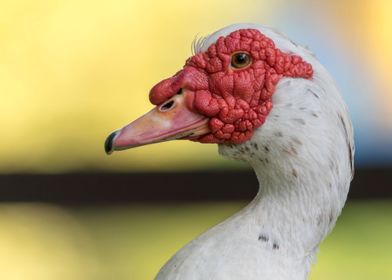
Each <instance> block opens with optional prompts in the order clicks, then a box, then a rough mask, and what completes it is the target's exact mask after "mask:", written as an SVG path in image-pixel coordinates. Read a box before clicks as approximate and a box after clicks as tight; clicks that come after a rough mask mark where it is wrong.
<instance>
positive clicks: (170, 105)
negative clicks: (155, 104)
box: [159, 100, 174, 112]
mask: <svg viewBox="0 0 392 280" xmlns="http://www.w3.org/2000/svg"><path fill="white" fill-rule="evenodd" d="M173 105H174V100H170V101H167V102H166V103H164V104H162V106H161V107H159V110H160V111H161V112H166V111H169V110H170V109H171V108H173Z"/></svg>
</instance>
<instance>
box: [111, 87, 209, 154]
mask: <svg viewBox="0 0 392 280" xmlns="http://www.w3.org/2000/svg"><path fill="white" fill-rule="evenodd" d="M189 95H190V94H189V93H187V92H184V93H182V94H178V95H175V96H173V97H172V98H170V99H169V100H167V101H166V102H164V103H163V104H161V105H159V106H157V107H155V108H154V109H152V110H151V111H149V112H148V113H147V114H145V115H143V116H141V117H140V118H138V119H137V120H135V121H133V122H131V123H130V124H128V125H126V126H124V127H123V128H121V129H119V130H117V131H115V132H113V133H111V134H110V135H109V136H108V138H107V139H106V142H105V151H106V153H107V154H111V153H112V152H113V151H117V150H125V149H129V148H133V147H138V146H142V145H147V144H151V143H157V142H163V141H169V140H174V139H189V138H197V137H198V136H201V135H204V134H206V133H208V132H209V131H210V129H209V127H208V120H209V119H208V118H207V117H205V116H203V115H200V114H197V113H195V112H193V111H191V110H190V109H189V108H188V106H187V102H186V100H187V98H190V97H191V96H189Z"/></svg>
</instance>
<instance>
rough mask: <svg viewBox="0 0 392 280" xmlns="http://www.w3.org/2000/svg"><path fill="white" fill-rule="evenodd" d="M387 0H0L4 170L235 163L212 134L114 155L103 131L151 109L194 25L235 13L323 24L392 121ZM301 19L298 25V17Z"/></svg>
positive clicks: (0, 164) (251, 18) (202, 30)
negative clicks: (206, 140)
mask: <svg viewBox="0 0 392 280" xmlns="http://www.w3.org/2000/svg"><path fill="white" fill-rule="evenodd" d="M391 3H392V2H391V1H387V0H385V1H381V0H378V1H370V0H367V1H256V0H247V1H205V0H202V1H183V0H177V1H175V0H169V1H122V0H113V1H90V0H84V1H79V0H69V1H58V0H16V1H2V2H0V129H1V140H0V158H1V160H0V172H1V173H7V172H26V171H27V172H45V173H48V172H49V173H53V172H63V171H74V170H84V169H90V170H91V169H105V170H122V171H129V170H140V169H146V168H147V169H158V170H178V169H190V168H210V167H215V168H219V167H222V166H227V165H232V163H229V162H226V161H224V160H222V159H220V158H219V157H218V156H217V152H216V147H215V145H200V144H197V143H191V142H183V141H178V142H175V143H163V144H160V145H152V146H148V147H141V148H138V149H135V150H132V151H128V152H125V153H119V154H115V155H114V156H112V157H110V158H109V157H106V156H105V155H104V152H103V142H104V140H105V138H106V136H107V135H108V133H109V132H111V131H113V130H114V129H116V128H119V127H121V126H123V125H125V124H126V123H128V122H129V121H131V120H133V119H135V118H136V117H138V116H140V115H141V114H143V113H144V112H146V111H147V110H149V109H150V108H151V105H150V104H149V101H148V92H149V90H150V88H151V87H152V86H153V85H154V84H155V83H157V82H159V81H160V80H162V79H163V78H165V77H168V76H171V75H173V74H174V73H175V72H177V71H178V70H179V69H180V68H181V67H182V66H183V64H184V62H185V59H186V58H187V57H189V56H190V55H191V51H190V50H191V48H190V46H191V42H192V41H193V39H194V38H195V36H196V35H206V34H209V33H211V32H214V31H215V30H217V29H219V28H221V27H224V26H226V25H228V24H231V23H236V22H257V23H263V24H266V25H273V26H276V27H278V28H279V27H280V28H285V24H286V25H287V23H285V19H287V18H289V16H290V15H293V14H295V13H299V12H298V11H301V13H304V14H305V15H309V17H314V18H324V19H325V20H324V22H327V23H328V26H317V25H315V26H314V32H315V34H313V35H316V34H319V33H322V32H325V30H329V32H330V34H335V35H334V36H335V37H336V38H338V40H339V42H343V45H344V46H345V47H346V48H347V50H345V51H349V52H355V53H357V55H358V58H360V59H361V60H363V61H364V63H365V64H364V65H366V67H368V68H369V69H373V68H374V71H373V72H372V73H374V76H375V79H376V81H377V83H376V84H377V85H376V86H375V88H374V89H375V90H374V92H372V93H371V94H372V95H373V97H372V98H374V100H376V101H375V102H376V103H377V104H378V105H377V106H378V107H379V108H380V110H379V111H380V112H382V116H383V117H382V118H381V122H382V123H384V124H385V127H388V128H392V113H391V112H392V97H391V96H392V95H391V94H390V86H389V84H390V82H389V80H388V78H389V77H390V73H391V71H390V70H391V69H390V68H391V67H390V65H392V55H391V51H390V50H391V49H392V36H391V26H392V20H391V18H392V17H391V16H390V14H391V11H392V9H391V6H392V4H391ZM298 26H299V27H298V28H297V29H299V30H300V29H301V28H300V26H301V23H300V22H299V23H298ZM317 29H319V30H320V31H319V33H317ZM326 34H327V33H326ZM328 34H329V33H328ZM307 36H308V37H314V36H312V34H308V35H307ZM300 43H303V44H305V45H306V43H307V42H300ZM331 56H332V54H331ZM346 82H347V83H351V82H353V81H349V80H348V81H346ZM348 95H349V97H350V96H351V97H352V98H354V97H355V93H348Z"/></svg>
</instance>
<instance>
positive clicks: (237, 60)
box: [231, 52, 252, 69]
mask: <svg viewBox="0 0 392 280" xmlns="http://www.w3.org/2000/svg"><path fill="white" fill-rule="evenodd" d="M251 62H252V59H251V57H250V55H249V54H247V53H244V52H238V53H235V54H233V55H232V57H231V67H233V68H236V69H241V68H245V67H246V66H248V65H249V64H250V63H251Z"/></svg>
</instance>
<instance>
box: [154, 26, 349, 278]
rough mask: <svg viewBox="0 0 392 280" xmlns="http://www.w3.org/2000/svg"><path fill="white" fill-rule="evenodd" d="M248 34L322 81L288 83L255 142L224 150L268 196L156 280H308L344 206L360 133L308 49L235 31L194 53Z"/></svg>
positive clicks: (200, 44) (276, 36) (198, 44)
mask: <svg viewBox="0 0 392 280" xmlns="http://www.w3.org/2000/svg"><path fill="white" fill-rule="evenodd" d="M242 28H255V29H258V30H260V32H261V33H263V34H264V35H266V36H267V37H269V38H271V39H272V40H273V41H274V42H275V44H276V46H277V47H278V48H279V49H281V50H283V51H285V52H288V53H295V54H298V55H299V56H301V57H302V58H303V59H304V60H305V61H307V62H309V63H311V64H312V66H313V70H314V77H313V79H311V80H306V79H294V78H284V79H282V80H281V81H280V82H279V84H278V86H277V89H276V92H275V93H274V95H273V109H272V111H271V112H270V114H269V116H268V117H267V120H266V122H265V123H264V124H263V125H262V126H261V127H260V128H258V129H257V130H256V131H255V133H254V136H253V137H252V139H251V140H249V141H247V142H245V143H243V144H241V145H220V146H219V152H220V153H221V154H223V155H224V156H227V157H229V158H233V159H237V160H243V161H246V162H248V163H249V164H250V165H251V166H252V167H253V169H254V170H255V173H256V175H257V178H258V180H259V183H260V191H259V193H258V195H257V196H256V198H255V199H254V200H253V201H252V202H251V203H250V204H249V205H248V206H247V207H246V208H244V209H243V210H241V211H240V212H239V213H237V214H236V215H234V216H233V217H231V218H229V219H228V220H226V221H224V222H222V223H221V224H219V225H217V226H215V227H213V228H212V229H210V230H209V231H207V232H206V233H204V234H202V235H201V236H199V237H198V238H196V239H195V240H193V241H192V242H190V243H189V244H187V245H186V246H185V247H184V248H183V249H181V250H180V251H179V252H178V253H177V254H176V255H175V256H174V257H172V259H171V260H169V262H168V263H167V264H166V265H165V266H164V267H163V268H162V269H161V271H160V272H159V274H158V275H157V277H156V280H169V279H170V280H176V279H181V280H289V279H290V280H304V279H306V278H307V275H308V273H309V270H310V266H311V264H312V262H313V261H314V259H315V254H316V252H317V250H318V247H319V244H320V242H321V241H322V240H323V239H324V238H325V236H326V235H327V234H328V233H329V232H330V230H331V229H332V228H333V227H334V225H335V222H336V219H337V218H338V216H339V214H340V212H341V209H342V208H343V206H344V203H345V200H346V197H347V193H348V190H349V185H350V181H351V179H352V172H353V170H352V164H353V163H352V158H353V155H354V147H353V132H352V126H351V122H350V119H349V117H348V113H347V109H346V106H345V104H344V101H343V99H342V98H341V96H340V94H339V92H338V90H337V88H336V86H335V83H334V82H333V80H332V78H331V77H330V75H329V74H328V72H327V71H326V69H325V68H324V67H323V66H322V65H321V64H320V63H319V62H318V61H317V60H316V59H315V57H314V56H313V54H312V53H310V52H309V51H308V50H307V49H305V48H303V47H301V46H298V45H297V44H295V43H293V42H292V41H290V40H289V39H287V38H286V37H285V36H284V35H282V34H280V33H278V32H276V31H274V30H272V29H270V28H267V27H264V26H261V25H255V24H236V25H231V26H228V27H226V28H223V29H221V30H219V31H217V32H215V33H213V34H212V35H210V36H208V37H206V38H202V39H198V40H197V41H195V43H194V45H193V46H194V51H195V52H196V53H198V52H202V51H205V50H206V49H207V48H208V47H209V46H210V45H211V44H212V43H214V42H215V41H216V40H217V39H218V38H219V37H220V36H225V35H228V34H229V33H231V32H233V31H234V30H238V29H242ZM238 188H241V186H238Z"/></svg>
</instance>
